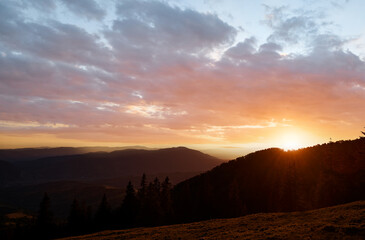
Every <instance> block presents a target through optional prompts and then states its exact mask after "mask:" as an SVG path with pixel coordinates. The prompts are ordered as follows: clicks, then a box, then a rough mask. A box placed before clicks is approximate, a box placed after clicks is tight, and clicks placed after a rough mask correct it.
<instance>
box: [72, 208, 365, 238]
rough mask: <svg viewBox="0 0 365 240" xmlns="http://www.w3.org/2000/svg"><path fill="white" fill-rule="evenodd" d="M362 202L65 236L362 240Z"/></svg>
mask: <svg viewBox="0 0 365 240" xmlns="http://www.w3.org/2000/svg"><path fill="white" fill-rule="evenodd" d="M364 236H365V201H361V202H354V203H350V204H345V205H340V206H335V207H330V208H323V209H318V210H312V211H306V212H292V213H260V214H253V215H247V216H244V217H240V218H232V219H217V220H209V221H202V222H195V223H189V224H179V225H171V226H163V227H154V228H135V229H127V230H118V231H103V232H99V233H95V234H90V235H84V236H79V237H70V238H66V239H69V240H71V239H100V240H102V239H103V240H106V239H156V240H158V239H164V240H167V239H181V240H183V239H363V238H364Z"/></svg>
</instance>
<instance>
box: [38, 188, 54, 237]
mask: <svg viewBox="0 0 365 240" xmlns="http://www.w3.org/2000/svg"><path fill="white" fill-rule="evenodd" d="M54 229H55V224H54V220H53V213H52V211H51V200H50V198H49V197H48V194H47V193H44V196H43V199H42V201H41V203H40V206H39V212H38V216H37V228H36V235H37V236H38V237H37V238H38V239H48V238H50V237H51V235H52V234H54Z"/></svg>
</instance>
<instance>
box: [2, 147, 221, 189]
mask: <svg viewBox="0 0 365 240" xmlns="http://www.w3.org/2000/svg"><path fill="white" fill-rule="evenodd" d="M221 162H222V161H221V160H219V159H217V158H215V157H212V156H209V155H207V154H203V153H201V152H199V151H196V150H192V149H188V148H184V147H177V148H167V149H159V150H142V149H126V150H119V151H113V152H110V153H109V152H93V153H86V154H79V155H66V156H54V157H47V158H41V159H37V160H28V161H21V162H13V166H15V167H16V169H17V170H18V171H19V172H20V173H21V178H18V179H17V182H16V184H35V183H42V182H48V181H60V180H83V181H85V180H95V179H103V178H118V177H121V176H141V175H142V174H143V173H147V174H159V173H164V174H169V173H176V172H182V173H183V172H202V171H206V170H209V169H211V168H212V167H215V166H217V165H219V164H220V163H221ZM7 184H11V182H10V183H9V182H7Z"/></svg>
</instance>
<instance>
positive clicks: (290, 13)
mask: <svg viewBox="0 0 365 240" xmlns="http://www.w3.org/2000/svg"><path fill="white" fill-rule="evenodd" d="M41 2H43V1H23V0H14V1H1V2H0V23H1V25H0V148H20V147H44V146H52V147H55V146H129V145H143V146H147V147H153V148H159V147H168V146H182V145H183V146H189V147H191V148H196V149H199V150H202V151H205V152H208V153H213V152H214V154H215V156H220V157H223V158H226V159H229V158H234V157H238V156H242V155H244V154H246V153H248V152H251V151H253V150H257V149H262V148H268V147H280V148H283V149H285V150H292V149H297V148H300V147H305V146H310V145H315V144H319V143H324V142H328V141H329V139H332V140H334V141H336V140H341V139H354V138H357V137H358V136H359V134H360V130H362V129H363V127H364V125H365V122H364V119H365V111H364V109H365V30H364V27H363V26H362V25H361V24H355V23H364V22H365V15H364V14H363V11H362V10H363V9H364V8H365V5H364V1H361V0H351V1H345V0H334V1H304V0H295V1H285V0H278V1H269V0H268V1H264V0H263V1H234V0H230V1H192V0H191V1H190V0H189V1H175V0H168V1H157V0H156V1H143V0H137V1H135V0H125V1H101V0H90V1H88V4H83V3H82V2H84V1H60V0H52V1H47V4H41ZM308 2H310V3H311V4H308Z"/></svg>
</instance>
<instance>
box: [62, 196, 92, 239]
mask: <svg viewBox="0 0 365 240" xmlns="http://www.w3.org/2000/svg"><path fill="white" fill-rule="evenodd" d="M86 214H87V213H86V208H85V204H81V205H80V204H79V202H78V201H77V199H74V200H73V202H72V204H71V208H70V214H69V216H68V219H67V220H68V227H69V228H70V230H71V232H72V233H81V232H83V231H85V229H86V224H87V223H86V218H87V216H86Z"/></svg>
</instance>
